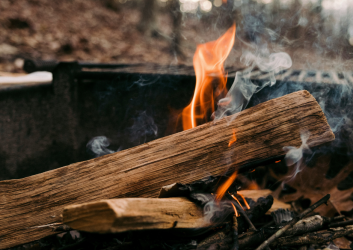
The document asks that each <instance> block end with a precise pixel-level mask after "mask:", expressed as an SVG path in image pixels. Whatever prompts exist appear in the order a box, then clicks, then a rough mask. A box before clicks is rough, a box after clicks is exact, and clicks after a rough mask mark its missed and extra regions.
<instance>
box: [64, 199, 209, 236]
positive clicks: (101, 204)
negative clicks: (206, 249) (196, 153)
mask: <svg viewBox="0 0 353 250" xmlns="http://www.w3.org/2000/svg"><path fill="white" fill-rule="evenodd" d="M63 222H64V223H65V224H66V225H68V226H70V227H71V228H73V229H77V230H81V231H85V232H91V233H120V232H125V231H130V230H148V229H171V228H184V229H195V228H203V227H208V226H210V224H209V222H208V221H207V220H206V219H204V217H203V213H202V209H201V208H199V207H198V206H196V205H195V204H194V203H193V202H191V201H189V200H188V199H187V198H182V197H177V198H164V199H159V198H122V199H110V200H102V201H97V202H91V203H85V204H80V205H70V206H67V207H65V209H64V212H63Z"/></svg>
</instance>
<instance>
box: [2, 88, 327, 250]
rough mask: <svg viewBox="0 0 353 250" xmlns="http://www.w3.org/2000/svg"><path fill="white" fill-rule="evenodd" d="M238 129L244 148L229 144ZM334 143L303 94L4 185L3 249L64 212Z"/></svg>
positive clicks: (42, 231) (38, 232) (37, 234)
mask: <svg viewBox="0 0 353 250" xmlns="http://www.w3.org/2000/svg"><path fill="white" fill-rule="evenodd" d="M233 129H236V133H237V141H236V143H234V144H233V145H232V146H231V147H228V142H229V140H230V139H231V138H232V135H233ZM303 129H306V130H308V131H309V132H310V133H311V137H310V139H309V145H310V146H316V145H319V144H320V143H324V142H329V141H332V140H334V135H333V133H332V131H331V129H330V127H329V125H328V123H327V121H326V118H325V116H324V114H323V112H322V110H321V108H320V106H319V105H318V103H317V102H316V100H315V99H314V97H313V96H312V95H310V93H309V92H307V91H298V92H295V93H292V94H289V95H286V96H283V97H280V98H277V99H273V100H270V101H267V102H265V103H262V104H259V105H257V106H255V107H252V108H249V109H247V110H244V111H242V112H240V113H239V114H237V115H236V119H234V120H233V121H231V122H229V118H228V119H222V120H220V121H217V122H215V123H213V122H211V123H207V124H204V125H201V126H198V127H196V128H194V129H190V130H186V131H183V132H181V133H177V134H173V135H170V136H167V137H164V138H161V139H158V140H155V141H152V142H149V143H145V144H143V145H140V146H137V147H134V148H130V149H127V150H124V151H120V152H117V153H114V154H111V155H106V156H103V157H99V158H96V159H92V160H89V161H85V162H78V163H75V164H71V165H69V166H66V167H62V168H58V169H55V170H51V171H48V172H45V173H41V174H38V175H34V176H30V177H26V178H23V179H18V180H7V181H2V182H0V249H3V248H7V247H11V246H15V245H18V244H23V243H26V242H30V241H33V240H37V239H40V238H42V237H44V236H47V235H51V234H53V232H52V231H51V230H50V228H32V227H35V226H39V225H45V224H49V223H55V222H60V221H61V219H60V214H61V213H62V211H63V208H64V207H65V206H67V205H71V204H79V203H85V202H91V201H97V200H101V199H111V198H119V197H157V195H158V192H159V189H160V188H161V187H162V186H165V185H168V184H171V183H175V182H182V183H190V182H192V181H195V180H199V179H201V178H203V177H206V176H209V175H212V174H213V175H217V174H221V173H224V171H226V170H228V171H232V170H233V171H234V170H235V169H236V168H237V167H239V166H241V165H243V164H245V163H249V162H251V161H252V160H261V159H266V158H269V157H273V156H276V155H283V154H284V151H283V146H299V145H301V140H300V131H301V130H303Z"/></svg>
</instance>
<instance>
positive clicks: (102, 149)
mask: <svg viewBox="0 0 353 250" xmlns="http://www.w3.org/2000/svg"><path fill="white" fill-rule="evenodd" d="M109 146H110V142H109V140H108V138H107V137H105V136H96V137H94V138H92V139H91V140H90V141H89V142H88V143H87V145H86V148H87V150H88V152H89V153H90V154H91V155H93V156H94V157H99V156H103V155H106V154H112V153H114V152H115V151H113V150H111V149H108V147H109Z"/></svg>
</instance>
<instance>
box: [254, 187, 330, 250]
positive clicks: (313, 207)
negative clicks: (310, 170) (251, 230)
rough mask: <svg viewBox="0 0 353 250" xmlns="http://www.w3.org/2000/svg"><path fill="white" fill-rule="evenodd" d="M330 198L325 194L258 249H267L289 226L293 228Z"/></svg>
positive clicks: (257, 249)
mask: <svg viewBox="0 0 353 250" xmlns="http://www.w3.org/2000/svg"><path fill="white" fill-rule="evenodd" d="M329 199H330V195H329V194H328V195H326V196H324V197H323V198H322V199H321V200H319V201H318V202H316V203H315V204H313V205H312V206H310V207H309V208H308V209H306V210H305V211H304V212H303V213H301V214H300V215H299V216H298V217H295V218H293V220H291V221H290V222H289V223H288V224H287V225H285V226H284V227H283V228H281V229H280V230H278V231H277V232H276V233H275V234H273V235H272V236H271V237H270V238H269V239H268V240H266V241H265V242H263V243H262V244H261V245H260V246H259V247H258V248H256V250H263V249H266V248H267V247H268V246H269V245H270V244H271V243H272V242H274V241H275V240H276V239H278V238H279V237H281V235H282V234H284V233H285V232H286V231H287V230H288V229H289V228H291V227H292V226H293V225H294V224H296V223H297V222H298V221H299V220H301V219H303V218H304V217H305V216H306V215H307V214H309V213H311V212H312V211H313V210H314V209H316V208H317V207H319V206H320V205H322V204H324V203H326V202H327V201H328V200H329Z"/></svg>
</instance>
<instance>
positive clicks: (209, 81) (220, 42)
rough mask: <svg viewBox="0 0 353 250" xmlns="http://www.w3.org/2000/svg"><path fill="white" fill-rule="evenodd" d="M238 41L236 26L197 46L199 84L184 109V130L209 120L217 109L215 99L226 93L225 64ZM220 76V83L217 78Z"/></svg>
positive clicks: (196, 71)
mask: <svg viewBox="0 0 353 250" xmlns="http://www.w3.org/2000/svg"><path fill="white" fill-rule="evenodd" d="M234 40H235V25H233V26H232V27H231V28H230V29H228V31H227V32H226V33H225V34H224V35H223V36H221V37H220V38H218V39H217V40H216V41H212V42H208V43H205V44H200V45H198V46H197V49H196V52H195V55H194V59H193V64H194V69H195V74H196V86H195V92H194V96H193V99H192V101H191V103H190V104H189V105H188V106H187V107H186V108H184V110H183V112H182V121H183V129H184V130H187V129H190V128H194V127H196V126H197V125H198V123H199V124H200V123H202V122H206V121H208V117H209V116H210V114H212V113H213V112H214V109H215V103H216V101H215V99H219V98H221V97H222V96H225V95H226V93H227V89H226V84H227V78H226V77H225V76H224V75H225V72H224V67H223V63H224V61H225V60H226V59H227V57H228V55H229V53H230V51H231V49H232V47H233V44H234ZM215 79H217V80H218V81H217V86H216V87H215V86H214V80H215Z"/></svg>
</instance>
